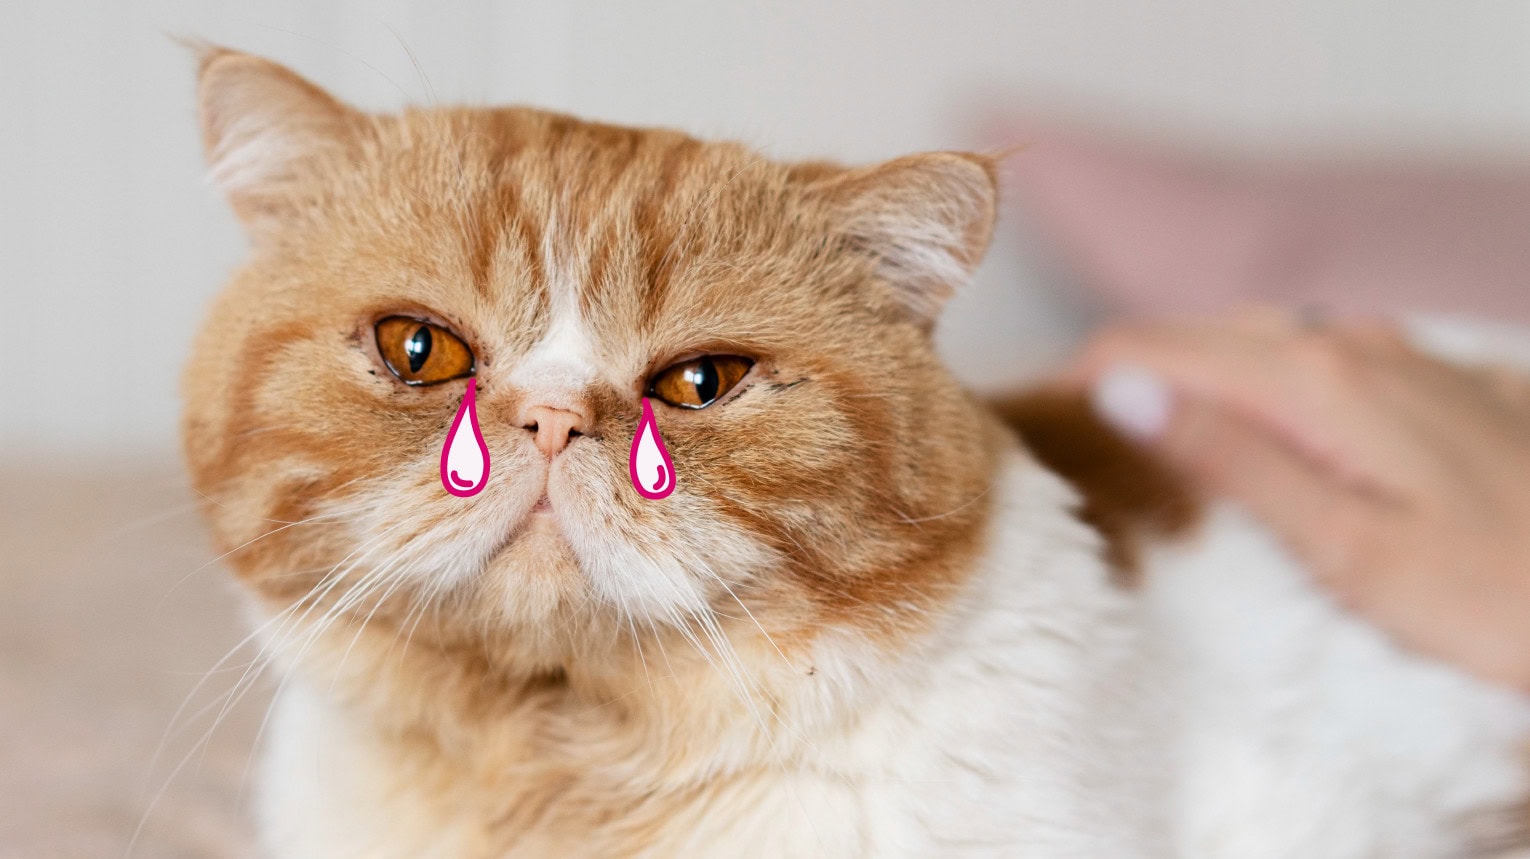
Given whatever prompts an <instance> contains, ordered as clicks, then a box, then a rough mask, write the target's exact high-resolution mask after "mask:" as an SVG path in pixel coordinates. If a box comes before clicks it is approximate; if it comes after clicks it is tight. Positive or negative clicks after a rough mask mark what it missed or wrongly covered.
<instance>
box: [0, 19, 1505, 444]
mask: <svg viewBox="0 0 1530 859" xmlns="http://www.w3.org/2000/svg"><path fill="white" fill-rule="evenodd" d="M166 33H173V34H186V35H196V36H203V37H207V38H210V39H212V40H214V41H219V42H223V43H226V44H229V45H232V46H236V47H240V48H244V49H248V50H253V51H257V52H261V53H265V54H267V55H269V56H272V57H274V58H277V59H279V60H281V61H283V62H286V63H288V64H290V65H292V66H294V67H295V68H297V69H298V70H299V71H301V72H303V73H305V74H307V75H309V76H311V77H313V78H314V79H315V80H318V81H320V82H321V83H323V84H325V85H327V86H329V87H331V88H332V89H334V90H335V91H337V92H338V93H340V94H341V95H343V96H345V97H347V98H349V99H351V100H353V101H356V102H358V103H360V104H363V105H367V106H374V107H388V106H393V105H397V104H399V103H401V102H402V101H404V100H406V99H407V100H415V101H420V100H428V99H430V98H432V97H434V98H439V99H441V100H494V101H525V102H532V103H538V104H542V105H545V106H551V107H556V108H561V109H566V110H570V111H573V112H576V113H581V114H585V115H589V116H594V117H600V118H604V119H609V120H616V121H623V122H631V123H645V124H656V123H657V124H669V125H675V126H680V127H683V128H686V129H689V130H692V131H696V132H699V133H703V134H709V135H719V134H720V135H728V136H737V137H743V138H745V139H748V140H750V141H752V142H754V143H757V144H760V145H762V146H765V147H767V150H768V151H769V152H771V153H776V154H781V155H793V154H804V153H812V154H820V155H825V154H826V155H833V156H836V157H840V158H844V159H853V160H864V159H871V158H879V157H884V156H890V155H894V154H897V153H901V152H904V151H909V150H915V149H926V148H938V147H949V146H961V145H970V144H972V143H974V142H975V139H974V135H973V131H972V128H973V123H974V121H975V118H976V117H977V116H978V115H979V107H978V106H979V105H981V104H997V103H998V101H999V100H1000V99H1002V100H1004V101H1005V102H1006V103H1010V104H1014V105H1016V106H1020V105H1023V104H1029V105H1037V104H1040V105H1050V106H1053V107H1062V108H1066V109H1070V110H1074V111H1080V112H1105V113H1108V114H1110V115H1113V116H1120V115H1125V116H1128V117H1135V118H1136V119H1137V120H1139V121H1150V122H1151V123H1153V124H1154V125H1155V126H1156V127H1157V128H1159V129H1168V130H1170V131H1175V132H1177V133H1179V134H1180V135H1181V136H1198V137H1204V138H1207V139H1212V140H1220V141H1223V142H1231V143H1245V144H1256V145H1263V146H1270V145H1277V146H1278V145H1282V144H1310V143H1312V142H1313V141H1318V142H1323V141H1331V140H1335V139H1345V140H1356V139H1358V140H1361V141H1362V142H1364V141H1369V142H1377V143H1380V144H1381V145H1387V146H1401V147H1417V146H1425V147H1429V148H1436V149H1437V148H1441V147H1445V148H1460V149H1478V148H1505V147H1510V146H1513V145H1516V144H1517V143H1521V142H1525V141H1530V4H1526V3H1523V2H1491V0H1473V2H1470V3H1442V2H1438V0H1347V2H1346V0H1296V2H1289V0H1288V2H1281V3H1270V2H1266V1H1265V0H1237V1H1236V2H1235V0H1172V2H1170V0H1163V2H1139V3H1128V2H1122V0H1010V2H1005V0H985V2H977V0H972V2H929V3H917V2H909V0H900V2H886V0H884V2H872V1H871V0H854V2H825V0H820V2H806V0H795V2H751V3H726V2H719V1H718V0H713V2H704V0H662V2H648V3H619V2H608V3H595V2H567V3H558V2H552V0H547V2H541V3H533V2H494V0H455V2H431V1H430V0H416V2H408V0H391V2H380V3H366V2H360V0H333V2H329V3H322V2H311V1H310V2H305V0H280V2H261V3H194V2H189V0H182V2H176V0H141V2H121V0H60V2H52V0H31V2H24V3H16V2H14V0H11V2H7V3H6V4H5V5H4V6H3V8H0V218H3V221H0V290H3V299H4V300H3V303H0V308H3V310H4V316H3V317H0V365H3V371H0V385H3V390H0V446H3V447H4V448H5V449H6V450H7V451H8V452H9V454H11V455H27V454H28V452H30V451H34V450H42V449H46V448H50V447H56V446H60V445H71V446H77V447H82V448H86V449H89V450H91V451H95V452H109V451H124V452H157V451H160V450H163V449H164V448H166V447H168V446H169V445H170V444H172V443H173V432H174V421H175V415H176V412H177V409H178V404H177V402H176V395H175V387H176V386H175V381H176V376H177V374H178V371H179V365H180V362H181V360H182V357H183V355H184V352H185V350H186V346H187V343H188V341H189V338H190V335H191V332H192V330H193V328H194V326H195V324H196V322H197V320H198V318H199V315H200V312H201V309H202V307H203V306H204V305H205V303H206V301H207V299H208V297H209V296H210V295H211V293H212V292H213V290H215V289H216V287H217V284H218V282H219V280H220V279H221V277H222V276H223V275H224V274H225V273H226V272H227V271H228V269H229V268H230V267H231V266H232V265H234V264H235V262H236V261H237V260H238V258H239V255H240V252H241V238H240V236H239V235H238V232H237V230H236V229H235V226H234V224H233V221H232V219H231V218H230V216H229V215H228V214H227V212H226V211H225V209H224V208H223V206H222V203H221V202H220V201H218V200H217V199H215V198H214V196H213V194H212V193H211V192H210V191H208V190H207V189H206V188H205V186H204V185H203V184H202V183H201V180H200V175H201V171H200V164H199V163H198V152H197V146H196V136H195V133H194V126H193V116H192V104H191V64H190V61H189V58H188V56H187V54H186V53H185V52H184V51H182V50H181V49H179V48H178V47H176V46H175V45H173V44H172V43H171V42H170V41H169V39H168V38H166V35H165V34H166ZM405 45H407V46H408V48H409V50H410V51H412V53H413V55H414V57H415V58H416V59H417V60H418V63H419V67H420V69H421V70H423V73H421V72H417V70H416V69H415V68H414V66H413V64H412V63H411V59H410V57H409V55H408V52H406V50H405ZM1043 275H1044V270H1042V272H1041V274H1038V269H1037V266H1036V263H1035V262H1034V261H1033V260H1030V259H1029V257H1028V256H1027V255H1026V254H1025V252H1024V247H1023V245H1021V244H1019V243H1017V242H1015V241H1013V240H1009V241H1006V242H1004V243H1002V245H1001V247H999V248H998V249H997V251H996V254H995V257H994V258H993V259H991V261H990V264H989V265H988V266H987V267H986V268H985V270H984V272H983V273H982V275H981V276H980V278H979V282H978V283H977V284H976V285H975V286H974V289H973V290H972V291H971V293H969V294H968V295H967V296H964V297H963V298H962V299H961V301H960V303H959V304H958V305H957V306H956V307H955V308H954V309H953V313H952V315H951V316H950V318H948V320H947V325H946V329H945V331H944V332H943V334H944V337H945V343H946V346H947V352H948V354H949V355H950V357H951V358H952V360H953V361H954V362H955V363H956V364H957V366H958V367H959V369H960V370H961V371H962V372H963V373H964V374H965V375H967V377H968V378H970V379H972V380H974V381H976V382H979V383H984V384H993V383H995V382H998V381H1001V380H1003V379H1005V378H1010V377H1012V376H1013V375H1014V373H1015V372H1016V371H1017V369H1018V368H1020V367H1021V366H1023V365H1027V364H1034V363H1035V361H1036V359H1037V356H1040V355H1044V354H1046V353H1047V352H1048V351H1049V350H1053V349H1055V348H1056V345H1057V343H1058V342H1059V339H1060V338H1061V337H1062V335H1063V333H1064V331H1065V329H1066V326H1065V325H1063V324H1062V320H1059V317H1058V313H1059V310H1058V308H1057V306H1056V301H1055V299H1054V298H1053V297H1051V296H1049V295H1048V294H1047V293H1046V292H1045V291H1043V290H1039V289H1035V288H1033V284H1034V282H1036V281H1037V280H1038V279H1039V278H1041V277H1042V276H1043Z"/></svg>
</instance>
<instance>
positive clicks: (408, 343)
mask: <svg viewBox="0 0 1530 859" xmlns="http://www.w3.org/2000/svg"><path fill="white" fill-rule="evenodd" d="M430 346H431V336H430V327H429V326H428V325H421V326H420V327H419V328H418V329H416V330H415V332H414V334H413V335H412V336H411V337H410V338H409V339H408V340H405V341H404V354H406V355H408V356H409V372H411V373H418V372H420V368H421V367H423V366H425V362H426V361H427V360H429V358H430Z"/></svg>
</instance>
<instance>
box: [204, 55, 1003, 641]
mask: <svg viewBox="0 0 1530 859" xmlns="http://www.w3.org/2000/svg"><path fill="white" fill-rule="evenodd" d="M198 98H199V104H200V115H201V127H202V134H203V140H204V144H205V149H206V152H207V157H208V160H209V164H210V168H211V176H212V179H213V182H214V183H215V184H216V185H217V186H218V187H219V188H220V189H221V190H222V191H223V192H224V193H225V194H226V195H227V197H228V198H229V200H230V201H231V203H232V206H233V208H234V210H235V212H236V213H237V214H238V216H239V218H240V220H241V221H242V222H243V223H244V225H245V226H246V228H247V230H248V233H249V235H250V238H251V245H252V255H251V257H250V259H249V261H248V263H247V264H246V265H245V266H244V267H243V268H242V269H241V270H240V271H239V272H238V273H237V274H236V275H235V277H234V278H233V280H232V283H230V284H229V286H228V287H227V289H226V290H225V292H224V293H223V294H222V295H221V297H220V299H219V300H218V302H217V303H216V306H215V307H214V309H213V311H212V313H211V315H210V318H209V320H208V322H207V324H206V326H205V328H204V329H203V331H202V332H201V335H200V337H199V339H198V341H197V346H196V350H195V354H194V355H193V358H192V361H191V365H190V368H189V371H188V373H187V376H186V384H185V396H186V415H185V421H184V441H185V450H186V456H187V458H188V460H189V462H190V465H191V471H192V474H193V477H194V481H195V485H196V487H197V489H198V490H199V491H200V492H201V493H202V494H203V495H204V496H205V497H206V498H207V499H208V504H207V510H208V513H209V515H210V517H211V519H212V521H213V524H214V531H215V534H216V537H217V539H218V541H219V542H220V543H221V544H222V548H223V549H225V550H228V551H230V552H231V554H230V555H229V561H230V563H231V564H232V565H233V567H234V568H235V570H236V571H237V572H238V574H239V575H240V577H241V579H242V580H243V581H244V582H245V583H246V584H247V585H248V586H249V587H251V588H252V589H253V590H254V591H255V592H256V593H257V594H259V595H261V596H262V597H263V598H264V599H265V600H266V601H267V603H268V604H269V605H270V606H271V607H272V608H282V607H288V606H292V605H297V604H299V603H301V602H302V601H303V600H304V599H310V600H312V601H313V603H314V604H315V606H316V608H315V609H314V610H313V612H312V614H313V615H314V616H315V617H343V616H361V615H373V616H374V617H375V619H376V621H375V622H391V623H395V624H399V623H406V622H408V617H409V612H410V611H411V610H415V609H420V608H421V607H422V606H430V607H431V608H432V609H433V610H434V611H436V612H437V614H438V618H437V621H438V624H437V625H438V626H439V625H440V623H441V618H443V617H444V618H445V620H444V623H446V625H448V626H450V625H452V624H456V625H457V626H458V627H459V628H460V629H462V630H475V631H477V632H489V631H493V630H496V629H504V630H514V631H516V633H517V634H518V635H519V636H520V639H519V640H520V641H521V642H522V643H523V644H526V646H527V647H531V648H533V649H535V648H538V647H539V648H540V651H539V652H541V653H542V654H544V656H545V658H546V659H547V660H550V661H556V660H557V659H559V658H562V657H560V656H558V655H557V654H559V653H564V652H566V651H567V650H568V649H569V648H570V647H573V648H577V647H578V643H577V642H573V641H569V640H565V638H563V637H566V636H568V635H574V634H576V633H575V632H569V631H570V630H574V631H578V630H584V631H586V632H587V631H588V630H589V629H592V628H603V627H604V628H610V629H614V630H619V631H625V630H627V629H629V628H631V629H633V630H634V631H635V630H637V629H639V628H647V627H649V626H650V625H656V624H657V625H663V624H684V623H688V622H690V621H691V619H693V618H694V617H695V616H697V615H699V614H704V613H708V612H711V611H714V610H716V611H719V612H722V613H727V612H728V611H729V610H730V608H731V609H732V610H733V613H734V614H740V613H741V612H740V611H739V610H738V601H742V602H743V603H745V604H747V605H748V606H749V609H750V610H751V611H752V614H753V615H754V616H755V617H756V618H758V619H760V620H762V621H763V622H766V623H768V624H772V625H774V626H775V627H776V629H778V630H784V629H787V628H796V629H800V630H811V629H813V628H815V627H819V626H822V625H824V624H833V623H845V624H858V625H862V626H864V627H866V628H868V629H871V628H886V627H897V626H898V625H899V624H900V623H902V622H903V621H904V620H906V619H907V618H906V616H912V615H915V614H917V613H918V612H919V611H920V609H921V606H926V605H927V604H928V601H930V600H933V599H938V598H939V595H940V593H941V591H942V589H943V588H945V587H946V586H948V585H950V584H951V583H952V582H953V581H954V580H955V579H956V578H957V577H959V576H960V575H961V573H962V571H963V569H964V568H965V565H966V564H967V563H968V562H969V560H970V557H971V554H972V552H973V551H974V546H975V545H976V543H977V541H978V540H979V539H980V538H979V536H978V532H979V530H980V529H981V526H982V523H983V521H984V519H985V515H986V510H987V504H986V502H985V491H986V489H987V487H988V483H989V480H990V477H991V470H992V468H993V461H994V460H993V458H994V456H995V453H994V451H995V449H996V442H995V439H996V436H995V430H994V429H993V427H992V425H991V424H990V423H989V422H988V420H987V419H986V418H985V417H984V414H983V412H982V411H981V410H980V409H979V408H978V407H977V406H976V404H975V403H974V402H973V401H972V399H971V397H970V396H969V395H968V394H967V393H966V392H965V391H964V390H963V389H962V388H961V387H960V386H959V385H958V383H957V382H956V381H955V380H954V379H953V378H952V376H951V375H950V374H949V373H948V372H947V370H946V369H945V368H944V367H943V366H942V365H941V363H940V362H939V360H938V359H937V358H936V355H935V352H934V349H933V347H932V343H931V330H932V327H933V324H934V320H935V316H936V314H937V312H938V310H939V308H940V306H941V304H942V303H943V301H944V299H945V298H946V297H947V296H948V295H949V294H950V293H951V291H952V290H953V289H954V288H956V287H957V286H959V285H960V283H961V282H962V281H963V280H965V279H966V277H967V276H968V274H969V272H970V271H971V269H972V268H973V267H974V266H975V265H976V264H977V262H978V260H979V258H980V256H981V255H982V253H983V251H984V249H985V246H986V244H987V242H988V238H989V234H990V230H991V227H992V222H993V219H994V211H995V190H994V169H993V164H992V163H991V161H990V160H988V159H986V158H984V157H981V156H974V155H966V154H953V153H935V154H926V155H915V156H910V157H907V158H901V159H897V160H895V161H891V162H888V163H885V164H879V165H875V166H871V167H864V168H842V167H839V166H835V165H830V164H825V163H817V162H814V163H780V162H776V161H771V160H768V159H766V158H765V157H763V156H761V155H759V154H758V153H756V152H753V151H750V150H749V149H747V148H744V147H742V146H738V145H735V144H729V143H704V142H701V141H698V140H695V139H692V138H690V137H687V136H684V135H682V134H678V133H675V132H670V131H660V130H646V129H631V128H620V127H615V126H610V125H601V124H596V123H589V122H583V121H579V120H576V119H572V118H570V117H567V116H561V115H557V114H553V113H546V112H542V111H537V110H527V109H518V108H517V109H511V108H503V109H467V108H430V109H421V110H410V111H406V112H404V113H402V114H396V115H372V114H366V113H362V112H360V111H357V110H354V109H352V108H350V107H347V106H345V105H342V104H341V103H339V102H338V101H336V100H335V99H333V98H332V97H330V96H329V95H327V94H326V93H324V92H323V91H322V90H320V89H319V88H317V87H315V86H314V85H312V84H310V83H308V82H306V81H304V80H302V79H301V78H299V77H298V76H296V75H295V74H293V73H292V72H290V71H288V70H286V69H284V68H282V67H280V66H277V65H275V64H273V63H270V62H268V61H265V60H262V59H258V58H255V57H251V56H248V55H243V54H238V53H233V52H227V51H213V52H211V53H209V54H208V55H207V56H206V57H205V59H204V62H203V65H202V68H201V73H200V81H199V87H198ZM469 379H473V380H474V381H475V385H476V402H477V413H478V417H479V420H480V424H481V427H482V433H483V438H484V440H485V443H486V444H487V447H488V450H489V452H490V455H491V458H492V470H491V473H490V476H489V479H488V482H487V485H486V486H485V487H484V489H483V490H482V491H481V492H480V493H478V494H477V495H474V496H472V497H467V498H462V497H456V496H455V495H453V494H451V493H448V492H447V491H446V489H445V488H444V487H443V485H442V482H441V477H440V470H439V463H440V457H441V448H442V444H443V443H444V441H445V439H446V436H447V433H448V429H449V427H450V426H451V424H452V421H453V417H454V415H455V414H456V413H457V410H458V407H459V404H460V403H461V401H462V400H463V397H464V395H465V393H466V390H467V387H468V383H469ZM645 396H647V397H649V399H650V402H651V403H652V405H653V407H654V412H655V419H656V422H657V425H658V428H659V431H660V434H661V436H662V439H663V441H664V442H665V443H666V445H667V447H668V450H669V453H670V455H671V458H672V460H673V463H674V469H675V472H676V475H675V476H676V487H675V489H674V491H673V493H672V494H670V495H669V496H668V497H665V498H663V499H659V500H649V499H647V498H644V497H643V496H642V495H640V494H639V493H638V492H637V491H636V490H635V488H634V487H633V485H632V482H631V480H630V478H629V472H628V456H629V449H630V446H631V442H632V438H633V433H634V430H635V429H636V428H637V426H638V421H639V418H640V416H641V413H642V412H641V400H642V398H643V397H645ZM575 621H577V622H575ZM477 632H475V633H474V634H477ZM464 634H466V633H464ZM527 642H532V643H527Z"/></svg>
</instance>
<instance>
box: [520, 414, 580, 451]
mask: <svg viewBox="0 0 1530 859" xmlns="http://www.w3.org/2000/svg"><path fill="white" fill-rule="evenodd" d="M589 424H590V421H589V418H588V417H586V416H585V415H584V414H583V413H582V412H577V411H572V410H569V409H559V408H554V407H552V406H531V407H529V408H527V409H526V410H525V411H524V412H522V413H521V427H522V428H523V429H525V430H527V431H529V432H531V433H532V434H534V435H535V436H536V442H537V449H538V450H540V451H542V454H543V455H544V456H546V457H547V458H548V459H552V458H553V457H555V456H557V455H558V454H559V453H561V452H562V451H563V449H564V448H565V447H568V443H569V442H570V441H571V440H573V439H574V438H575V437H576V436H581V435H584V433H585V431H586V430H588V429H589Z"/></svg>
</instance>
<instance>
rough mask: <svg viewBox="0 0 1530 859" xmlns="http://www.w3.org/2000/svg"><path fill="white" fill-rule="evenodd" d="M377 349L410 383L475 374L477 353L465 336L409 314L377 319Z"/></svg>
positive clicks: (396, 374) (387, 362)
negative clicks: (378, 320)
mask: <svg viewBox="0 0 1530 859" xmlns="http://www.w3.org/2000/svg"><path fill="white" fill-rule="evenodd" d="M377 351H378V352H381V353H382V358H383V361H384V363H386V364H387V365H388V369H389V370H392V371H393V375H395V376H397V377H399V380H400V381H402V382H403V383H404V384H406V385H434V384H436V383H438V382H449V381H451V380H452V379H460V378H462V377H463V376H470V375H472V374H473V353H472V351H470V350H469V349H468V347H467V344H466V343H463V342H462V340H461V338H459V337H458V336H457V335H455V334H453V333H451V332H450V331H447V330H446V329H445V328H442V327H441V326H439V325H432V324H431V323H429V322H421V321H420V320H418V319H410V318H409V317H407V316H389V317H388V318H387V319H384V320H382V321H381V322H379V323H377Z"/></svg>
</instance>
